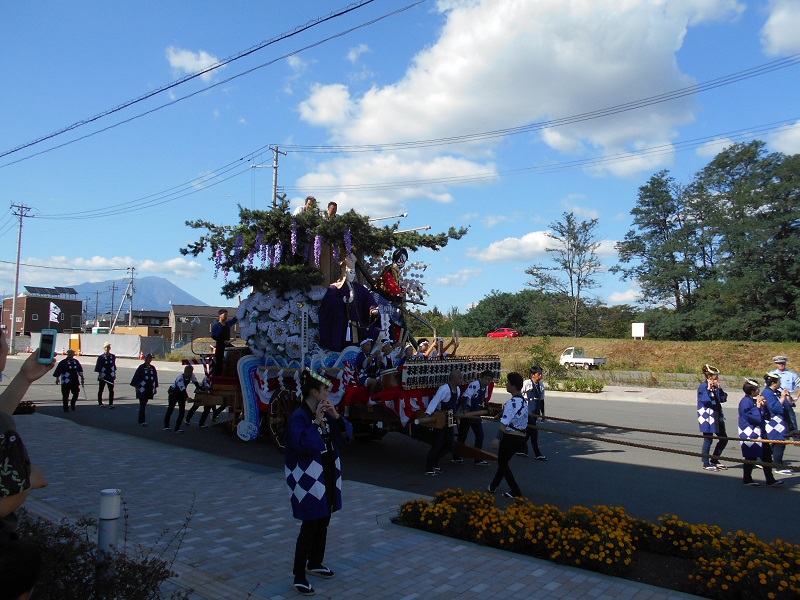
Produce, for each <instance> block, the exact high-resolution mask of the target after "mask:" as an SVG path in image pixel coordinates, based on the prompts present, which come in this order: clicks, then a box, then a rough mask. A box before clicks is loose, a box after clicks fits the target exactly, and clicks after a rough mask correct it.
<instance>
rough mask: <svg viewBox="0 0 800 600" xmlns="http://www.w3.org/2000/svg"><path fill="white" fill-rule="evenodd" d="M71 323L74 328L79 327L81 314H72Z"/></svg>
mask: <svg viewBox="0 0 800 600" xmlns="http://www.w3.org/2000/svg"><path fill="white" fill-rule="evenodd" d="M70 323H71V325H72V328H73V329H79V328H80V326H81V316H80V315H72V316H71V317H70Z"/></svg>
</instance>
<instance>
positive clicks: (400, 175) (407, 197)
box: [297, 153, 495, 226]
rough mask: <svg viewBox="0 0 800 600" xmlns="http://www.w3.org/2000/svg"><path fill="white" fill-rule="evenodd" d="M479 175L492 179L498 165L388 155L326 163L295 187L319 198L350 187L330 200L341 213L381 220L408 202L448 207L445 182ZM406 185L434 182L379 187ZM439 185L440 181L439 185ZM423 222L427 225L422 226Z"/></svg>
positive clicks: (448, 200) (335, 160)
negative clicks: (354, 211)
mask: <svg viewBox="0 0 800 600" xmlns="http://www.w3.org/2000/svg"><path fill="white" fill-rule="evenodd" d="M475 175H486V176H487V177H494V176H495V175H494V167H493V165H482V164H480V163H475V162H472V161H469V160H465V159H461V158H455V157H450V156H437V157H432V158H430V159H427V160H423V159H421V158H419V159H416V160H415V159H413V158H412V157H408V156H406V157H404V158H402V159H401V158H400V156H398V155H397V154H392V153H384V154H369V155H361V156H358V157H356V158H341V159H334V160H331V161H328V162H325V163H322V164H320V165H319V166H318V167H317V168H316V169H315V170H314V172H312V173H308V174H307V175H304V176H302V177H301V178H300V179H298V181H297V185H298V186H299V187H300V189H302V190H304V192H307V193H310V194H318V195H323V194H329V192H328V191H327V190H324V189H320V186H350V188H351V191H341V192H339V193H338V194H334V195H333V197H331V198H330V200H333V201H335V202H336V203H338V205H339V212H346V211H348V210H350V209H351V208H356V209H357V210H358V211H359V212H360V213H362V214H368V215H374V216H380V215H393V214H397V213H398V212H401V207H404V206H405V204H406V203H408V202H417V201H420V200H432V201H434V202H439V203H444V204H449V203H452V202H453V195H452V194H451V193H450V192H449V191H448V187H447V186H446V185H445V183H444V181H443V180H446V179H447V178H451V177H470V176H475ZM402 181H408V182H414V181H426V182H431V181H433V182H434V183H426V184H425V185H423V186H414V185H412V184H410V185H409V186H407V187H396V186H393V185H388V186H387V187H386V189H381V187H380V186H381V185H382V184H393V183H395V182H402ZM436 181H442V183H435V182H436ZM365 185H369V186H371V187H370V188H367V189H363V190H360V191H359V190H357V189H355V187H357V186H365ZM376 186H377V187H376ZM403 210H404V209H403ZM410 213H411V214H410V216H411V217H414V218H419V214H414V211H413V209H411V210H410ZM423 224H427V223H420V225H423ZM431 225H432V223H431ZM414 226H417V225H416V224H415V225H414Z"/></svg>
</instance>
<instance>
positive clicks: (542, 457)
mask: <svg viewBox="0 0 800 600" xmlns="http://www.w3.org/2000/svg"><path fill="white" fill-rule="evenodd" d="M533 458H534V459H535V460H547V457H546V456H545V455H544V454H537V455H536V456H534V457H533Z"/></svg>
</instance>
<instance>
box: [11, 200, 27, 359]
mask: <svg viewBox="0 0 800 600" xmlns="http://www.w3.org/2000/svg"><path fill="white" fill-rule="evenodd" d="M11 208H15V209H16V211H15V212H14V216H16V217H19V235H18V236H17V265H16V273H15V275H14V297H13V299H12V300H11V333H10V340H9V341H10V344H9V349H10V351H11V354H13V353H14V346H15V343H16V337H17V294H18V293H19V258H20V253H21V252H22V219H24V218H25V217H27V216H28V212H29V211H30V210H31V208H30V207H29V206H25V205H24V204H12V205H11ZM24 325H25V323H24V319H23V327H24Z"/></svg>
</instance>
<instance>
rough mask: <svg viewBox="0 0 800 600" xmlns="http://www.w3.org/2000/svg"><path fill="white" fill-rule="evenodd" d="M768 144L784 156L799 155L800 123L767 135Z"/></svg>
mask: <svg viewBox="0 0 800 600" xmlns="http://www.w3.org/2000/svg"><path fill="white" fill-rule="evenodd" d="M768 139H769V144H770V146H771V147H772V148H774V149H775V150H777V151H778V152H783V153H784V154H800V121H798V122H797V123H795V124H794V125H791V126H787V127H782V128H781V129H779V130H778V131H776V132H775V133H773V134H771V135H769V137H768Z"/></svg>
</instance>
